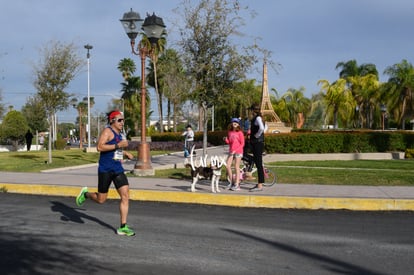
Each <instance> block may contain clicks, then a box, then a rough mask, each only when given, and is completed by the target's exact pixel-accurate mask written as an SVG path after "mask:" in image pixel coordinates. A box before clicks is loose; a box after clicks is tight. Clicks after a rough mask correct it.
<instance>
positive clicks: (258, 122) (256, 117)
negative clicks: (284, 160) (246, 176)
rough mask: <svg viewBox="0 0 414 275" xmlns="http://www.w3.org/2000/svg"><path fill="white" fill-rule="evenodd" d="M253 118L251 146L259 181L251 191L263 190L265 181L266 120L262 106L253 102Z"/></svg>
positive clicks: (250, 137)
mask: <svg viewBox="0 0 414 275" xmlns="http://www.w3.org/2000/svg"><path fill="white" fill-rule="evenodd" d="M250 111H251V112H252V115H253V118H252V120H251V123H250V136H249V142H250V148H251V149H252V152H253V158H254V163H255V164H256V168H257V176H258V183H257V185H256V186H255V187H253V188H251V189H250V191H251V192H254V191H262V190H263V183H264V171H263V149H264V130H265V126H264V122H263V120H262V114H261V112H260V106H259V105H258V104H253V105H252V106H251V107H250Z"/></svg>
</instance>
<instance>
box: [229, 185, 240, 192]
mask: <svg viewBox="0 0 414 275" xmlns="http://www.w3.org/2000/svg"><path fill="white" fill-rule="evenodd" d="M230 190H231V191H240V185H233V186H232V187H231V188H230Z"/></svg>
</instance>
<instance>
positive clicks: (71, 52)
mask: <svg viewBox="0 0 414 275" xmlns="http://www.w3.org/2000/svg"><path fill="white" fill-rule="evenodd" d="M82 65H84V62H83V61H82V59H81V58H80V57H79V56H78V55H77V54H76V47H75V45H74V44H73V43H70V44H63V43H60V42H55V41H52V42H50V43H49V44H48V45H46V46H45V47H44V48H43V49H42V50H41V60H40V61H39V63H38V64H37V65H34V75H35V80H34V83H33V85H34V87H35V88H36V90H37V95H38V96H39V97H40V98H41V99H42V102H43V106H44V108H45V112H46V116H47V117H48V121H49V145H48V148H49V161H48V162H49V163H52V140H53V137H52V133H53V132H54V131H53V125H55V114H56V112H58V111H63V110H66V109H67V108H68V106H69V97H70V96H71V95H70V94H69V93H67V92H66V91H65V90H66V88H67V87H68V85H69V83H70V82H71V81H72V80H73V79H74V78H75V76H76V75H77V73H78V72H79V71H80V69H81V67H82Z"/></svg>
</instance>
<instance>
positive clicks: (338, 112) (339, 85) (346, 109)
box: [318, 78, 355, 129]
mask: <svg viewBox="0 0 414 275" xmlns="http://www.w3.org/2000/svg"><path fill="white" fill-rule="evenodd" d="M318 85H321V86H322V87H321V92H325V102H326V105H327V115H329V114H330V113H332V115H333V124H334V128H335V129H337V128H338V117H340V118H341V119H342V121H343V122H344V124H345V123H346V122H348V121H349V118H350V114H351V112H352V110H353V109H354V105H355V103H354V102H355V101H354V99H353V98H352V94H351V92H350V90H349V89H348V88H347V87H346V80H345V79H343V78H340V79H338V80H337V81H335V82H334V83H332V84H330V83H329V81H328V80H323V79H322V80H319V81H318Z"/></svg>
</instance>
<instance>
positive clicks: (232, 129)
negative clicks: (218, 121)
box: [224, 118, 244, 191]
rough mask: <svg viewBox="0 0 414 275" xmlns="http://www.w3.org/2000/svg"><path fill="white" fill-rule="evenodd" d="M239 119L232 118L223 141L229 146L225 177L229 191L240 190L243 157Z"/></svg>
mask: <svg viewBox="0 0 414 275" xmlns="http://www.w3.org/2000/svg"><path fill="white" fill-rule="evenodd" d="M240 123H241V121H240V119H238V118H232V119H231V122H230V125H229V127H228V132H227V137H225V138H224V141H225V142H226V143H227V144H228V145H229V155H228V157H227V167H226V169H227V176H228V178H229V181H230V184H229V185H230V186H229V187H230V190H232V191H239V190H240V161H241V159H242V157H243V148H244V134H243V131H242V129H241V126H240ZM233 161H234V170H235V177H234V178H233V172H232V170H231V169H232V164H233Z"/></svg>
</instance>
